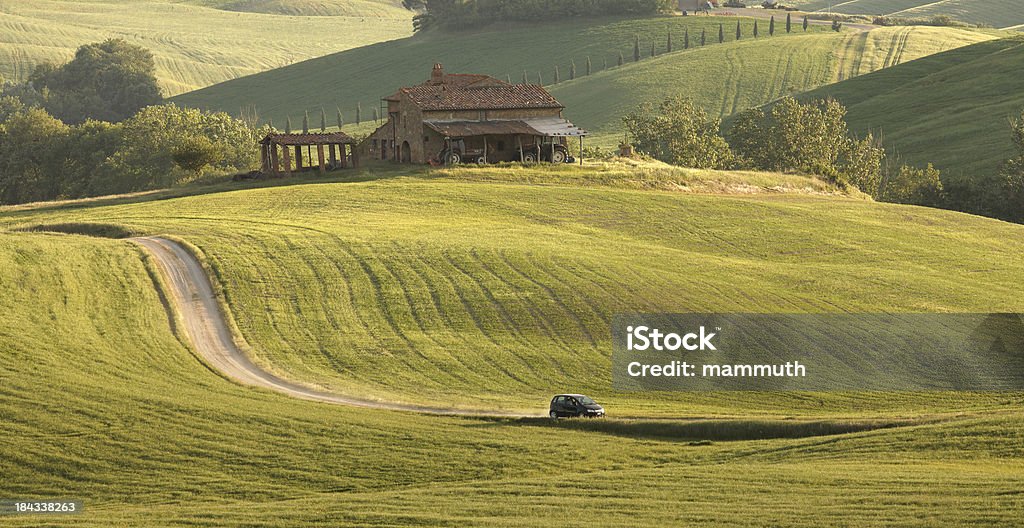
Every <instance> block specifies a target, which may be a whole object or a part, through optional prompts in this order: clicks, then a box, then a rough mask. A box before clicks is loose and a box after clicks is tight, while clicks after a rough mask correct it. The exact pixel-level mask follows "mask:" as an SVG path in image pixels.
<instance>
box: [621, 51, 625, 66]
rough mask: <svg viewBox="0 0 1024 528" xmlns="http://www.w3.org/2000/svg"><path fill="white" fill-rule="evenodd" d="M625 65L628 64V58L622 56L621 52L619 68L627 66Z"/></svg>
mask: <svg viewBox="0 0 1024 528" xmlns="http://www.w3.org/2000/svg"><path fill="white" fill-rule="evenodd" d="M625 63H626V57H624V56H623V55H622V52H621V51H620V52H619V66H622V65H623V64H625Z"/></svg>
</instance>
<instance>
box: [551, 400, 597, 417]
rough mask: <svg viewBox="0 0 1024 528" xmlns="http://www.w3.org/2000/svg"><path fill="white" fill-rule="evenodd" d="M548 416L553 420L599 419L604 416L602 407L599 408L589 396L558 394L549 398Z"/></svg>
mask: <svg viewBox="0 0 1024 528" xmlns="http://www.w3.org/2000/svg"><path fill="white" fill-rule="evenodd" d="M550 409H551V410H550V412H549V413H548V416H551V418H552V419H555V418H569V417H574V418H579V417H587V418H601V417H603V416H604V407H601V406H600V405H598V404H597V402H596V401H594V400H593V399H592V398H590V397H589V396H584V395H582V394H559V395H558V396H555V397H554V398H551V408H550Z"/></svg>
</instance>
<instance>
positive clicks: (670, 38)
mask: <svg viewBox="0 0 1024 528" xmlns="http://www.w3.org/2000/svg"><path fill="white" fill-rule="evenodd" d="M665 50H666V51H667V52H668V53H672V30H671V29H669V30H668V43H667V44H666V45H665Z"/></svg>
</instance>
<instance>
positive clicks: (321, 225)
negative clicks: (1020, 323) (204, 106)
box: [0, 166, 1024, 526]
mask: <svg viewBox="0 0 1024 528" xmlns="http://www.w3.org/2000/svg"><path fill="white" fill-rule="evenodd" d="M799 180H800V178H797V177H793V176H778V175H770V174H761V175H744V174H733V173H714V172H694V171H685V170H681V169H667V168H665V167H657V166H651V167H644V166H641V167H631V168H630V167H621V166H595V167H592V168H589V169H586V170H582V171H581V170H578V169H571V168H568V167H566V168H562V169H561V170H560V171H559V172H556V173H554V174H549V173H547V172H546V171H536V170H527V169H517V170H511V169H501V168H494V169H489V170H487V171H484V172H477V171H476V170H472V169H465V170H454V171H447V172H434V173H426V172H422V171H421V170H419V169H417V170H415V171H412V172H407V171H401V170H376V171H364V172H361V173H356V174H352V175H350V176H348V179H346V181H333V182H332V181H318V180H317V179H316V178H314V177H308V178H307V179H306V180H304V182H305V184H303V185H291V186H275V185H276V184H279V183H282V182H271V183H270V186H268V187H263V188H255V189H244V188H237V187H238V186H237V185H232V186H229V189H228V190H227V192H217V193H210V194H195V195H186V196H179V197H173V195H171V194H165V195H159V194H158V195H153V196H139V197H122V198H111V199H100V200H91V201H83V202H74V203H67V204H41V205H37V206H29V207H13V208H4V209H2V210H0V222H2V223H3V225H4V227H5V229H4V231H2V232H0V283H2V284H5V285H12V284H13V285H17V287H7V288H3V289H0V347H2V349H3V351H4V353H3V354H0V372H2V374H0V377H2V380H3V384H2V387H3V390H0V416H3V421H4V428H3V432H2V433H0V439H2V440H3V441H2V442H0V472H2V474H3V475H4V478H3V479H0V495H2V496H9V497H26V498H34V497H52V496H71V497H78V498H81V499H83V500H85V501H86V509H85V513H84V514H82V515H80V516H74V517H48V518H45V519H44V518H42V517H37V516H35V517H34V516H27V517H10V518H5V520H4V523H5V525H8V526H38V525H39V524H41V523H43V522H46V523H47V524H48V525H54V526H62V525H75V526H112V525H132V526H156V525H163V526H165V525H169V524H175V525H183V524H188V525H193V526H252V525H267V526H317V525H319V526H322V525H324V524H332V525H337V524H343V525H352V526H387V525H391V526H393V525H404V526H409V525H425V526H437V525H446V524H448V525H457V526H565V525H567V524H568V523H569V522H568V521H566V519H572V521H571V523H572V524H579V523H585V524H587V525H589V526H622V525H633V524H642V525H651V526H669V525H687V526H715V525H720V524H721V523H722V522H728V523H730V524H736V525H759V524H762V523H764V522H765V519H766V518H765V512H766V511H771V514H770V519H769V522H770V524H771V525H773V526H797V525H807V524H813V525H816V526H826V525H831V524H835V523H836V522H837V521H836V520H837V519H842V521H843V523H849V524H856V525H882V524H908V523H909V524H914V525H920V526H934V525H968V524H970V525H975V524H992V525H1007V524H1013V523H1015V522H1016V519H1017V514H1018V512H1019V511H1020V509H1021V508H1022V507H1024V503H1022V502H1021V496H1020V494H1019V493H1018V490H1019V489H1020V488H1021V485H1022V484H1024V480H1022V477H1021V475H1024V450H1022V448H1021V446H1024V420H1022V419H1021V418H1020V416H1021V414H1020V410H1021V408H1022V407H1024V400H1022V399H1021V396H1020V395H1017V394H969V393H946V394H937V395H936V394H928V395H913V394H892V395H877V394H876V395H857V394H832V395H828V394H792V395H782V394H772V395H764V394H759V395H751V394H736V395H721V394H719V395H689V397H687V398H686V399H683V398H678V399H671V398H670V399H669V400H668V401H662V400H661V398H660V397H659V399H657V400H652V399H649V398H647V399H644V400H634V401H633V402H632V403H630V402H629V401H628V400H624V399H622V398H614V397H612V395H611V394H609V393H608V392H607V380H606V375H607V374H606V372H605V369H606V355H607V351H606V344H607V343H606V340H607V337H606V336H605V334H606V333H607V326H606V324H607V322H606V321H605V318H606V317H607V316H608V314H609V313H611V312H614V311H617V310H624V309H630V308H643V309H657V310H679V309H693V310H713V309H720V310H747V311H805V310H811V311H819V310H825V311H832V310H888V309H893V310H917V311H936V310H964V311H971V310H1006V311H1010V310H1014V311H1019V310H1020V309H1021V298H1022V297H1021V295H1020V288H1019V287H1018V286H1017V284H1018V283H1017V282H1016V281H1015V280H1014V277H1016V276H1019V274H1020V273H1021V271H1022V270H1021V268H1024V259H1022V258H1021V255H1022V251H1021V249H1022V248H1021V245H1022V243H1021V240H1022V239H1024V238H1022V237H1021V236H1020V231H1021V229H1024V228H1021V227H1020V226H1014V225H1009V224H1004V223H1000V222H996V221H991V220H986V219H982V218H976V217H970V216H967V215H962V214H956V213H950V212H943V211H937V210H930V209H921V208H913V207H904V206H892V205H883V204H875V203H871V202H867V201H863V200H860V199H855V198H851V197H843V196H832V197H829V196H825V195H824V194H823V193H827V192H829V189H828V188H827V186H823V185H822V184H821V183H820V182H814V181H812V180H806V179H804V181H803V182H800V181H799ZM730 181H731V182H734V183H739V182H746V183H747V184H748V185H752V186H756V187H758V188H761V193H760V194H758V193H754V194H751V190H752V189H751V188H746V189H745V191H744V192H745V194H739V193H738V192H739V191H738V190H737V194H719V195H706V194H704V195H694V194H691V193H687V192H680V190H681V189H684V188H685V187H692V188H703V187H701V185H710V184H711V183H713V182H730ZM300 182H303V180H297V181H295V180H293V181H290V182H286V183H293V184H294V183H300ZM777 186H782V187H783V188H785V189H788V190H789V192H787V193H777V192H776V193H774V194H769V193H766V192H765V190H766V189H765V188H766V187H777ZM232 188H234V189H232ZM670 188H675V189H677V190H675V191H672V192H667V191H665V190H652V189H670ZM209 190H212V189H203V188H194V189H190V190H187V191H188V192H192V193H196V192H204V191H209ZM77 221H90V222H101V223H106V224H113V223H117V224H121V225H124V226H128V227H130V228H131V229H134V230H138V231H143V232H148V233H162V234H173V235H177V236H180V237H184V238H185V239H186V240H188V241H190V242H193V243H195V244H196V245H198V246H199V247H201V248H202V250H203V252H204V253H205V255H206V258H207V259H208V260H209V262H210V264H212V265H213V266H214V269H215V270H216V271H217V278H218V281H219V282H220V283H221V284H222V286H223V288H224V291H225V294H226V297H227V300H228V302H229V304H230V306H231V309H232V311H233V314H234V316H235V318H236V320H237V321H238V322H239V324H240V326H241V328H242V331H243V332H244V333H245V334H246V337H247V338H248V340H249V342H250V343H251V344H253V345H254V346H255V348H256V349H257V350H258V352H259V354H260V358H261V359H262V360H264V361H268V362H271V363H272V364H274V365H276V366H277V367H278V368H279V369H280V370H282V371H285V372H289V373H291V374H292V375H296V376H303V377H305V379H308V380H317V381H321V382H324V383H325V384H327V385H329V386H333V387H337V388H342V389H348V390H355V389H358V390H363V389H364V388H365V389H367V390H371V391H373V392H374V393H377V394H390V395H395V396H396V397H401V396H403V395H405V396H407V397H409V398H416V399H419V400H429V399H433V398H442V397H443V398H446V399H458V398H459V397H466V396H472V395H478V396H479V397H481V398H483V399H484V400H485V401H488V402H491V403H492V404H493V405H495V406H496V407H497V406H500V405H501V403H502V402H501V399H508V400H511V401H513V402H514V404H515V405H523V404H525V403H526V402H530V404H531V405H538V404H539V405H543V404H544V402H545V401H546V397H547V396H548V395H549V394H548V392H550V391H552V390H555V387H558V388H560V389H565V388H570V387H571V388H573V389H576V388H579V389H584V390H588V391H591V390H593V391H595V392H596V393H599V394H600V396H601V399H602V400H604V401H606V402H612V405H610V406H609V409H614V410H616V411H617V410H618V409H619V403H618V402H621V406H622V408H623V409H630V408H631V409H632V410H633V411H632V412H634V413H638V414H659V413H665V412H666V411H667V412H669V413H671V414H672V415H675V416H680V415H694V414H698V413H699V414H703V415H716V414H724V415H730V416H733V417H734V418H732V419H720V420H711V421H700V420H697V421H693V420H689V421H688V420H671V421H627V420H620V419H615V418H610V419H607V420H599V421H586V422H580V421H562V422H559V423H557V424H552V423H550V422H549V421H547V420H487V419H471V418H451V417H428V416H418V415H412V414H407V413H394V412H382V411H371V410H365V409H356V408H345V407H336V406H329V405H323V404H318V403H312V402H307V401H301V400H294V399H289V398H286V397H283V396H279V395H276V394H271V393H267V392H265V391H261V390H255V389H248V388H244V387H241V386H238V385H235V384H233V383H231V382H229V381H227V380H225V379H223V378H221V377H220V376H218V375H216V374H215V373H212V372H210V371H209V370H207V369H206V368H205V367H204V366H203V364H202V363H201V362H199V361H198V360H197V359H196V358H195V357H193V356H192V355H191V354H190V353H189V351H188V349H186V348H185V347H183V346H182V345H181V344H180V343H179V342H178V341H177V340H176V338H175V335H174V333H173V328H172V325H171V324H170V323H169V321H168V318H167V316H166V312H165V310H164V307H163V305H162V300H161V299H160V297H159V296H158V295H157V290H156V289H155V288H154V284H153V279H152V278H151V277H152V276H153V273H152V270H151V269H149V268H148V267H147V266H148V265H147V264H146V260H145V258H144V256H143V254H142V253H141V252H140V251H139V250H138V248H136V247H135V246H133V245H131V244H130V243H128V242H125V241H119V240H106V239H100V238H92V237H84V236H78V235H64V234H47V233H36V232H17V231H10V230H8V229H7V228H10V227H15V226H17V225H34V224H38V223H55V222H77ZM979 263H982V264H979ZM595 365H596V367H595ZM577 380H578V383H577ZM544 391H548V392H544ZM537 399H539V402H538V401H537ZM474 403H475V404H476V405H477V406H479V405H481V403H480V402H479V401H474ZM952 413H955V416H954V415H953V414H952ZM808 420H810V421H808ZM837 433H846V434H841V435H838V434H837ZM822 434H824V435H833V436H826V437H820V436H815V435H822ZM497 497H500V500H496V498H497ZM694 497H700V499H699V500H696V499H694ZM723 505H727V507H725V506H723Z"/></svg>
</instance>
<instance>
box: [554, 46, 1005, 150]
mask: <svg viewBox="0 0 1024 528" xmlns="http://www.w3.org/2000/svg"><path fill="white" fill-rule="evenodd" d="M991 38H992V37H991V36H989V35H985V34H982V33H977V32H972V31H966V30H960V29H950V28H920V27H915V28H880V29H875V30H872V31H868V32H850V33H842V34H835V33H831V32H829V33H818V34H811V35H803V34H800V35H796V36H791V37H787V38H784V39H781V38H780V39H774V40H770V41H764V40H754V39H748V40H746V41H742V42H737V43H732V44H729V45H727V46H708V47H707V48H703V49H696V50H693V51H690V52H680V53H677V54H672V55H666V56H663V57H658V58H655V59H653V60H647V61H643V62H640V63H638V64H630V65H627V66H625V67H623V68H616V69H613V70H609V71H606V72H600V73H598V74H596V75H594V76H592V77H588V78H584V79H578V80H576V81H572V82H565V83H562V84H559V85H557V86H555V87H554V88H553V89H552V93H553V94H554V95H555V97H557V98H558V100H559V101H561V102H562V103H563V104H565V105H566V106H567V107H568V110H567V114H568V115H569V116H570V117H572V118H573V119H574V120H575V121H576V122H578V123H580V124H581V125H582V126H585V127H587V128H588V129H590V130H593V131H596V132H598V133H599V134H603V135H604V136H605V138H607V137H611V139H617V137H618V136H619V135H620V132H619V130H620V129H621V118H622V116H623V115H625V114H626V113H628V112H629V111H630V110H632V109H633V108H635V107H636V106H637V105H638V104H639V103H641V102H644V101H647V102H652V103H657V102H660V101H661V100H663V99H664V98H666V97H670V96H676V95H683V96H686V97H689V98H691V99H693V100H694V101H695V102H696V103H697V104H698V105H700V106H701V107H702V108H704V109H705V110H706V111H707V112H708V113H709V114H710V115H712V116H716V117H727V116H729V115H732V114H734V113H736V112H739V111H742V110H745V109H748V108H752V107H755V106H759V105H762V104H765V103H767V102H769V101H773V100H775V99H777V98H779V97H782V96H785V95H793V94H796V93H799V92H802V91H805V90H809V89H812V88H816V87H819V86H823V85H826V84H829V83H832V82H834V81H836V80H839V79H842V78H850V77H855V76H857V75H862V74H865V73H868V72H872V71H875V70H878V69H882V68H886V67H889V66H893V65H896V64H900V63H903V62H908V61H912V60H914V59H917V58H920V57H924V56H928V55H931V54H934V53H938V52H941V51H945V50H948V49H952V48H957V47H960V46H965V45H968V44H971V43H975V42H980V41H985V40H989V39H991ZM598 141H602V138H598ZM607 141H608V140H607V139H604V140H603V141H602V142H605V143H606V142H607Z"/></svg>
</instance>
